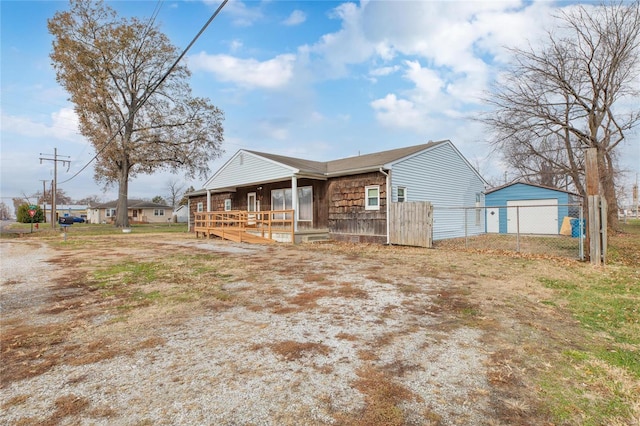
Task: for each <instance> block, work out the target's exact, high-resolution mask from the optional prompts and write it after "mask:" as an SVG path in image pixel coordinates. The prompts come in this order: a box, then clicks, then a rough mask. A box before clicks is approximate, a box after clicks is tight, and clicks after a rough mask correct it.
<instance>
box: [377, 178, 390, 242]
mask: <svg viewBox="0 0 640 426" xmlns="http://www.w3.org/2000/svg"><path fill="white" fill-rule="evenodd" d="M378 171H379V172H380V173H382V174H383V175H384V176H385V180H386V184H387V189H386V191H385V192H386V196H387V203H386V204H387V205H386V210H387V219H386V220H385V222H386V223H387V245H389V244H391V239H390V238H389V236H390V233H391V224H390V223H389V214H390V213H391V179H390V178H391V176H390V173H391V170H389V172H385V171H384V169H383V168H382V167H380V168H379V169H378Z"/></svg>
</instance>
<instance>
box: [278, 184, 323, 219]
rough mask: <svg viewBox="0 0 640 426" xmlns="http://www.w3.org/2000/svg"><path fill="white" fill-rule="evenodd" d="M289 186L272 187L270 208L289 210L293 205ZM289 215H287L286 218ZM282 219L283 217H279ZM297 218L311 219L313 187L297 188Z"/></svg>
mask: <svg viewBox="0 0 640 426" xmlns="http://www.w3.org/2000/svg"><path fill="white" fill-rule="evenodd" d="M291 194H292V193H291V188H283V189H274V190H272V191H271V210H290V209H292V208H293V207H292V206H293V202H292V197H291ZM288 218H289V217H287V219H288ZM280 219H283V217H280ZM298 220H299V221H306V222H311V221H313V187H311V186H302V187H300V188H298Z"/></svg>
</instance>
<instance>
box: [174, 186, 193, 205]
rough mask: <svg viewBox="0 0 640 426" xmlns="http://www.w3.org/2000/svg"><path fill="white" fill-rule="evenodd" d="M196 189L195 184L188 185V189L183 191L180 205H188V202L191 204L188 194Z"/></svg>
mask: <svg viewBox="0 0 640 426" xmlns="http://www.w3.org/2000/svg"><path fill="white" fill-rule="evenodd" d="M195 190H196V189H195V188H194V187H193V185H192V186H190V187H188V188H187V189H186V191H184V192H183V193H182V198H180V201H179V202H178V205H179V206H186V205H187V204H189V198H188V197H187V194H188V193H190V192H193V191H195Z"/></svg>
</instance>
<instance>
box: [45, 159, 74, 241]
mask: <svg viewBox="0 0 640 426" xmlns="http://www.w3.org/2000/svg"><path fill="white" fill-rule="evenodd" d="M40 155H47V156H49V157H53V158H47V157H40V164H42V160H44V161H53V183H52V185H51V227H52V228H54V229H55V227H56V211H57V210H58V209H57V208H56V207H57V206H56V192H58V187H57V181H58V162H61V163H62V167H64V165H65V163H66V165H67V171H69V167H71V161H69V160H59V159H58V157H64V158H71V157H70V156H68V155H58V148H53V155H51V154H43V153H40Z"/></svg>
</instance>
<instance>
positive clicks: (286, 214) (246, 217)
mask: <svg viewBox="0 0 640 426" xmlns="http://www.w3.org/2000/svg"><path fill="white" fill-rule="evenodd" d="M293 215H294V211H293V210H272V211H261V212H248V211H244V210H233V211H219V212H201V213H196V214H195V222H194V231H195V233H196V237H199V236H201V235H202V236H203V237H207V238H210V237H211V236H212V235H213V236H216V237H220V238H223V239H225V240H230V241H235V242H246V243H253V244H271V243H275V242H276V241H286V242H294V241H295V239H294V226H293Z"/></svg>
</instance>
